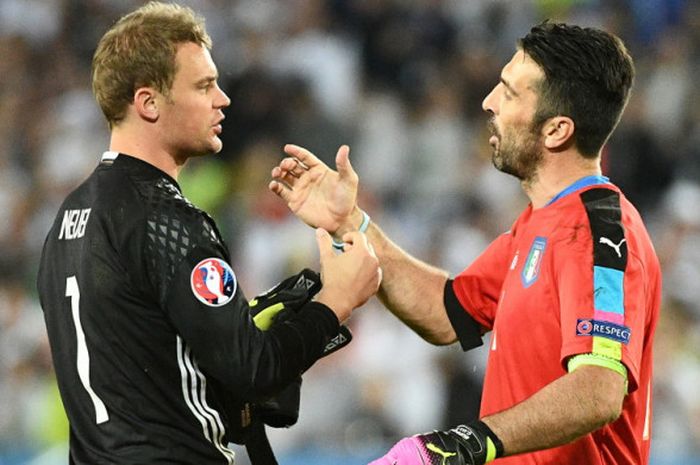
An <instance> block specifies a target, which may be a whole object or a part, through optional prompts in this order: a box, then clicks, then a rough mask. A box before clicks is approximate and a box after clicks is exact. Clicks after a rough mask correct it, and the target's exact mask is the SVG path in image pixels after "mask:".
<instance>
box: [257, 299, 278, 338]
mask: <svg viewBox="0 0 700 465" xmlns="http://www.w3.org/2000/svg"><path fill="white" fill-rule="evenodd" d="M251 302H252V301H251ZM282 309H284V304H283V303H282V302H277V303H276V304H274V305H270V306H269V307H267V308H266V309H264V310H263V311H261V312H260V313H258V314H257V315H255V316H254V317H253V322H254V323H255V326H257V327H258V328H259V329H262V330H263V331H267V330H268V329H270V326H272V323H273V322H274V321H275V317H277V314H278V313H279V312H280V311H281V310H282Z"/></svg>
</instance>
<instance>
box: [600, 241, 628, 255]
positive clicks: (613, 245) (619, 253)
mask: <svg viewBox="0 0 700 465" xmlns="http://www.w3.org/2000/svg"><path fill="white" fill-rule="evenodd" d="M626 240H627V239H625V238H623V239H622V240H621V241H620V243H619V244H615V243H614V242H613V241H611V240H610V239H608V238H607V237H601V238H600V240H599V241H598V242H600V243H601V244H605V245H609V246H610V247H612V248H613V249H614V250H615V253H617V256H618V257H620V258H622V252H620V247H622V244H624V243H625V241H626Z"/></svg>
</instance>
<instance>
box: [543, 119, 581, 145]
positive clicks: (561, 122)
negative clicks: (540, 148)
mask: <svg viewBox="0 0 700 465" xmlns="http://www.w3.org/2000/svg"><path fill="white" fill-rule="evenodd" d="M575 130H576V126H575V125H574V120H572V119H571V118H569V117H568V116H555V117H553V118H550V119H549V120H547V122H545V124H544V126H543V128H542V135H543V136H544V146H545V147H546V148H548V149H549V150H552V151H556V150H561V149H563V148H566V147H568V146H569V145H570V144H571V142H572V141H573V137H574V131H575Z"/></svg>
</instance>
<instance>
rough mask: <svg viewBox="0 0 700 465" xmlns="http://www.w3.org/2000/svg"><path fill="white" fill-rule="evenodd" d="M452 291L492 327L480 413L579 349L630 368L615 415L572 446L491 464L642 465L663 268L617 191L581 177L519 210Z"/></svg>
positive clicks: (533, 383)
mask: <svg viewBox="0 0 700 465" xmlns="http://www.w3.org/2000/svg"><path fill="white" fill-rule="evenodd" d="M453 289H454V292H455V294H456V296H457V299H458V300H459V302H460V304H461V305H462V306H463V307H464V309H465V310H466V311H467V312H468V313H469V314H470V315H471V316H472V318H474V319H475V320H476V321H477V322H478V323H479V324H480V325H481V326H482V327H483V328H484V329H485V330H491V331H492V337H491V347H490V351H489V358H488V364H487V369H486V377H485V380H484V391H483V397H482V405H481V415H482V416H487V415H491V414H494V413H496V412H499V411H502V410H505V409H508V408H510V407H512V406H514V405H515V404H517V403H519V402H521V401H523V400H525V399H527V398H528V397H530V396H532V395H533V394H534V393H535V392H537V391H539V390H540V389H542V388H543V387H544V386H546V385H547V384H549V383H551V382H552V381H554V380H555V379H557V378H559V377H561V376H563V375H564V374H565V373H566V372H567V370H566V365H567V360H568V359H569V358H570V357H572V356H574V355H577V354H586V353H592V354H599V355H603V356H606V357H610V358H613V359H615V360H619V361H621V362H622V363H623V364H624V365H625V367H626V368H627V370H628V382H629V394H628V395H627V396H626V398H625V401H624V404H623V410H622V415H621V416H620V418H619V419H618V420H616V421H615V422H613V423H611V424H608V425H606V426H605V427H603V428H601V429H599V430H597V431H595V432H593V433H591V434H588V435H586V436H585V437H583V438H580V439H579V440H577V441H575V442H573V443H571V444H568V445H565V446H561V447H556V448H553V449H548V450H543V451H538V452H533V453H528V454H522V455H517V456H513V457H505V458H502V459H499V460H496V461H495V463H497V464H499V465H500V464H502V465H506V464H518V465H535V464H537V465H554V464H557V465H560V464H574V465H575V464H585V465H622V464H625V465H627V464H629V465H632V464H634V465H639V464H646V463H648V457H649V437H650V421H651V414H652V405H651V378H652V340H653V336H654V330H655V327H656V322H657V319H658V315H659V305H660V299H661V272H660V267H659V262H658V259H657V257H656V254H655V252H654V248H653V246H652V244H651V240H650V239H649V235H648V233H647V231H646V229H645V227H644V224H643V223H642V220H641V217H640V215H639V213H638V212H637V210H636V209H635V208H634V207H633V206H632V204H631V203H630V202H629V201H628V200H627V199H626V198H625V197H624V195H623V194H622V193H621V192H620V190H619V189H618V188H617V187H616V186H614V185H612V184H610V183H608V182H607V179H606V178H604V177H600V176H593V177H589V178H584V179H582V180H580V181H578V182H577V183H575V184H574V185H572V186H571V187H569V188H568V189H566V190H565V191H564V192H562V193H561V194H560V195H558V196H557V197H555V199H553V200H552V201H551V202H550V203H549V204H548V205H547V206H545V207H543V208H539V209H533V208H532V207H531V206H530V207H528V208H527V209H526V210H525V211H524V212H523V213H522V215H521V216H520V217H519V218H518V219H517V221H516V222H515V223H514V224H513V227H512V229H511V230H510V231H508V232H507V233H505V234H502V235H501V236H500V237H498V238H497V239H496V240H495V241H494V242H493V243H492V244H491V245H490V246H489V247H488V248H487V249H486V250H485V251H484V253H483V254H482V255H481V256H480V257H479V258H478V259H477V260H476V261H475V262H474V263H473V264H472V265H471V266H469V267H468V268H467V269H466V270H465V271H463V272H462V273H461V274H460V275H458V276H457V277H456V278H455V280H454V283H453Z"/></svg>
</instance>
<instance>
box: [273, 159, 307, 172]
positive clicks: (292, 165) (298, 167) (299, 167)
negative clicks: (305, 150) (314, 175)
mask: <svg viewBox="0 0 700 465" xmlns="http://www.w3.org/2000/svg"><path fill="white" fill-rule="evenodd" d="M279 167H280V170H282V171H286V172H289V173H292V174H293V175H294V176H296V177H299V176H301V175H302V174H303V173H304V171H308V168H307V167H306V166H305V165H303V164H302V163H301V161H300V160H299V159H297V158H291V157H288V158H285V159H284V160H282V161H281V162H280V164H279Z"/></svg>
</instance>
